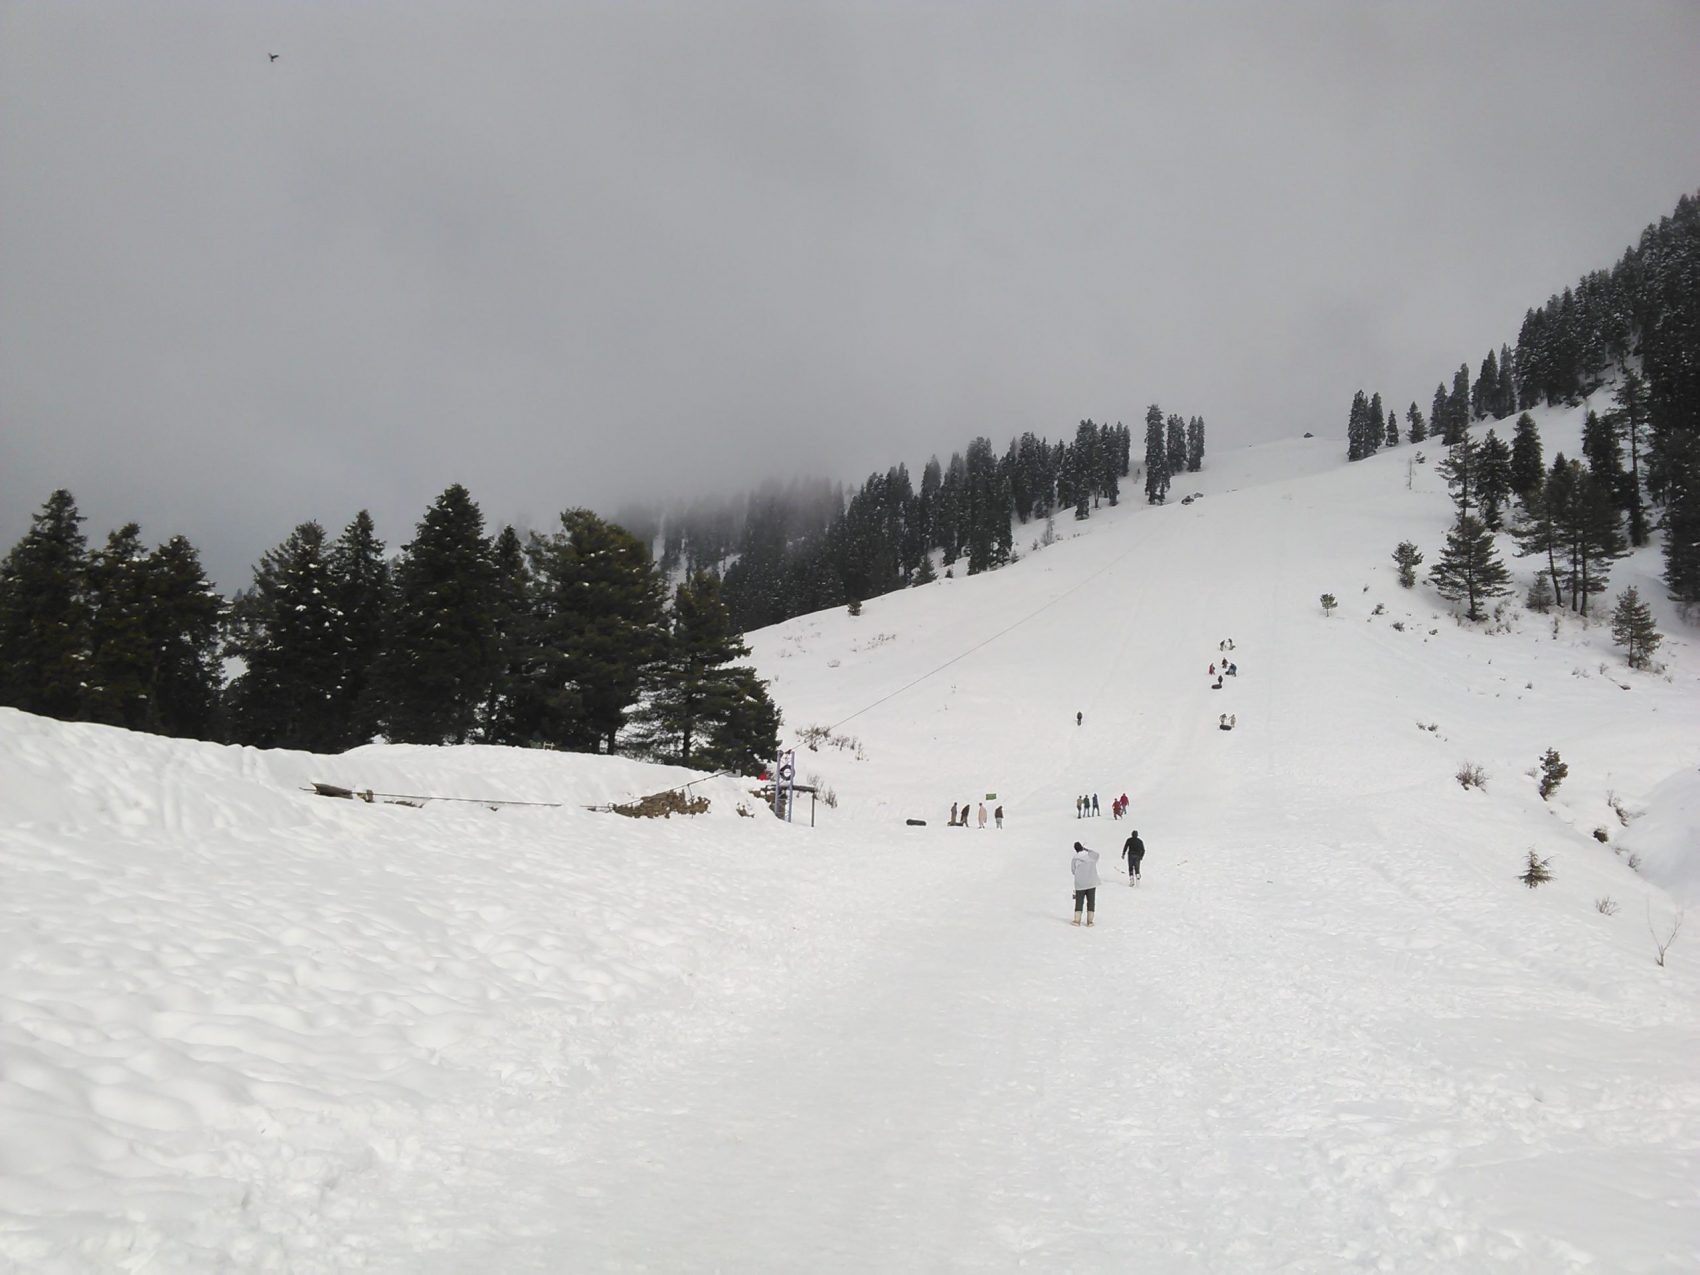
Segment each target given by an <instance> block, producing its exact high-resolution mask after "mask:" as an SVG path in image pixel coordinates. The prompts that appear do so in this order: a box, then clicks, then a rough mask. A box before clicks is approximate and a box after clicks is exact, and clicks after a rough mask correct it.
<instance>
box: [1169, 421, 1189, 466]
mask: <svg viewBox="0 0 1700 1275" xmlns="http://www.w3.org/2000/svg"><path fill="white" fill-rule="evenodd" d="M1167 450H1168V460H1169V475H1170V477H1173V476H1174V475H1176V474H1184V473H1185V472H1186V422H1185V421H1184V420H1182V419H1181V418H1180V416H1179V415H1178V414H1176V413H1171V414H1170V415H1169V418H1168V449H1167Z"/></svg>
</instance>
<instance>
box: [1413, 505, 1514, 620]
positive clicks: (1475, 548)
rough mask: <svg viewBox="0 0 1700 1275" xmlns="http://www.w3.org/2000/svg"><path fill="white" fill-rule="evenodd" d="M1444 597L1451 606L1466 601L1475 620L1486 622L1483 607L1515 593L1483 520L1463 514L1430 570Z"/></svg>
mask: <svg viewBox="0 0 1700 1275" xmlns="http://www.w3.org/2000/svg"><path fill="white" fill-rule="evenodd" d="M1429 579H1430V580H1431V581H1433V582H1434V586H1435V589H1436V590H1437V591H1438V592H1439V593H1440V596H1441V597H1443V598H1445V599H1447V600H1448V601H1450V602H1457V601H1460V600H1463V601H1465V602H1466V603H1467V604H1468V605H1467V607H1466V610H1465V614H1466V615H1467V616H1468V617H1469V618H1470V619H1471V620H1480V619H1481V618H1482V611H1481V608H1482V604H1483V603H1484V602H1486V601H1487V600H1488V599H1490V598H1497V597H1503V596H1504V595H1505V594H1507V593H1509V592H1511V590H1510V588H1509V586H1508V583H1507V582H1508V580H1509V579H1510V576H1509V575H1508V573H1507V572H1506V570H1505V564H1504V563H1503V562H1501V561H1500V559H1499V553H1498V551H1497V550H1496V549H1495V548H1494V544H1493V535H1492V534H1491V533H1490V532H1489V531H1488V529H1487V528H1486V527H1484V526H1483V525H1482V523H1481V521H1480V520H1479V519H1476V518H1473V517H1471V516H1470V515H1469V514H1460V515H1459V516H1458V521H1457V522H1456V523H1454V524H1453V527H1452V530H1451V531H1449V532H1447V534H1446V546H1445V548H1443V549H1442V550H1441V551H1440V558H1439V560H1438V561H1436V563H1435V564H1434V566H1433V567H1432V568H1430V570H1429Z"/></svg>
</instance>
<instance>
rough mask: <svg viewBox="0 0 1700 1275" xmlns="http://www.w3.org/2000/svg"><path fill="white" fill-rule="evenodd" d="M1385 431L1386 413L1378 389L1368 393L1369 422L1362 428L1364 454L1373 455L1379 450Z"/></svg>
mask: <svg viewBox="0 0 1700 1275" xmlns="http://www.w3.org/2000/svg"><path fill="white" fill-rule="evenodd" d="M1386 433H1387V413H1386V411H1385V410H1384V409H1383V407H1382V406H1381V393H1380V391H1379V390H1378V391H1377V392H1376V393H1374V394H1372V395H1370V400H1369V423H1368V428H1366V429H1365V430H1364V455H1365V456H1373V455H1375V454H1376V453H1377V452H1378V451H1380V450H1381V440H1382V438H1383V437H1384V436H1385V435H1386Z"/></svg>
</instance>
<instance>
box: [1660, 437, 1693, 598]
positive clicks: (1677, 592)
mask: <svg viewBox="0 0 1700 1275" xmlns="http://www.w3.org/2000/svg"><path fill="white" fill-rule="evenodd" d="M1658 455H1659V465H1660V471H1661V473H1662V476H1663V496H1664V502H1665V586H1666V588H1667V589H1668V590H1669V591H1670V596H1671V598H1672V599H1673V600H1674V601H1677V602H1681V603H1685V604H1686V603H1694V602H1700V430H1695V429H1690V430H1686V431H1679V430H1676V429H1671V430H1668V431H1667V432H1666V433H1665V434H1664V435H1663V437H1662V438H1661V439H1660V440H1659V442H1658Z"/></svg>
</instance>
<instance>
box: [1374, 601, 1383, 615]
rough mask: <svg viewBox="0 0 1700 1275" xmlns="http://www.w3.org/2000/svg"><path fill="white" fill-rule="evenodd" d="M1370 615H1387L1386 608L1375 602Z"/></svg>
mask: <svg viewBox="0 0 1700 1275" xmlns="http://www.w3.org/2000/svg"><path fill="white" fill-rule="evenodd" d="M1370 614H1371V615H1386V614H1387V608H1386V607H1384V606H1382V605H1381V603H1379V602H1377V603H1376V604H1375V610H1373V611H1371V612H1370Z"/></svg>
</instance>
